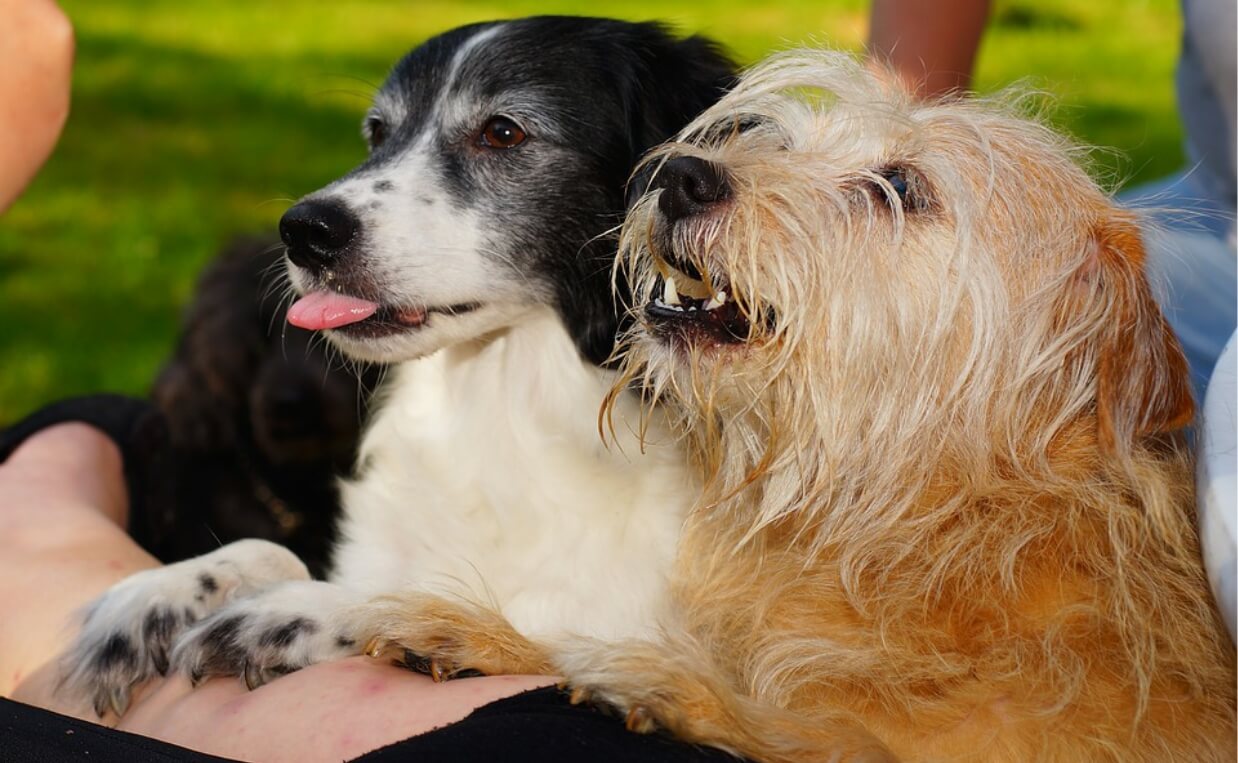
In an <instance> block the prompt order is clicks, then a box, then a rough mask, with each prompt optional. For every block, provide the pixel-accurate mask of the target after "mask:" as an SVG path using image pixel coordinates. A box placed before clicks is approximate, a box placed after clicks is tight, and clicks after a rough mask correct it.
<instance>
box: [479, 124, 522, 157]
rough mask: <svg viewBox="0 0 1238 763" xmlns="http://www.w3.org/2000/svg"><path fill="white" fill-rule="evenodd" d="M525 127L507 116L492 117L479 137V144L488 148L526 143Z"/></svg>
mask: <svg viewBox="0 0 1238 763" xmlns="http://www.w3.org/2000/svg"><path fill="white" fill-rule="evenodd" d="M526 137H527V136H526V135H525V132H524V129H523V128H521V127H520V125H518V124H516V123H515V122H513V121H512V120H510V119H508V118H507V117H491V118H490V121H489V122H487V123H486V126H485V127H484V128H482V131H481V135H479V136H478V137H477V142H478V144H480V145H482V146H485V147H486V148H504V149H506V148H515V147H516V146H519V145H520V144H521V143H524V141H525V138H526Z"/></svg>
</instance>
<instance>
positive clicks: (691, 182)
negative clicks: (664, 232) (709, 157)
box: [652, 156, 731, 222]
mask: <svg viewBox="0 0 1238 763" xmlns="http://www.w3.org/2000/svg"><path fill="white" fill-rule="evenodd" d="M652 186H653V188H661V189H662V194H661V195H660V196H659V197H658V209H659V210H661V211H662V214H663V215H665V216H666V219H667V220H668V221H670V222H675V221H676V220H681V219H683V218H685V217H692V216H693V215H699V214H701V213H702V212H704V211H706V210H708V209H709V208H710V207H712V206H714V205H715V204H717V203H718V202H720V201H723V200H725V199H726V198H728V197H729V196H730V195H731V187H730V185H729V184H728V183H727V179H726V173H725V172H724V171H723V170H722V168H721V167H719V166H718V165H716V164H713V163H712V162H707V161H705V160H704V159H697V158H696V157H693V156H679V157H676V158H674V159H671V160H670V161H668V162H667V163H666V164H664V165H662V169H661V170H660V171H659V172H658V174H657V176H655V177H654V179H653V184H652Z"/></svg>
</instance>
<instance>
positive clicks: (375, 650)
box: [365, 636, 387, 659]
mask: <svg viewBox="0 0 1238 763" xmlns="http://www.w3.org/2000/svg"><path fill="white" fill-rule="evenodd" d="M386 649H387V642H386V641H385V640H383V639H382V638H380V637H378V636H375V637H374V638H372V639H370V640H369V641H368V642H367V643H366V645H365V654H367V655H369V656H370V657H372V658H374V659H378V658H379V657H382V655H383V652H384V651H386Z"/></svg>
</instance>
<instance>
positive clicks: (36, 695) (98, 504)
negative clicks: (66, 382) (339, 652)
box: [0, 424, 554, 763]
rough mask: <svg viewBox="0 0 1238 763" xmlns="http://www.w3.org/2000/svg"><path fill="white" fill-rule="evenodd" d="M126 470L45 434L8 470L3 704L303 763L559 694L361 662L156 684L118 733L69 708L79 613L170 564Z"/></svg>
mask: <svg viewBox="0 0 1238 763" xmlns="http://www.w3.org/2000/svg"><path fill="white" fill-rule="evenodd" d="M120 466H121V462H120V455H119V453H118V451H117V450H116V447H115V445H113V444H112V442H111V441H110V440H109V439H107V438H106V437H104V436H103V435H102V434H100V433H99V432H97V431H95V430H94V429H91V428H90V427H87V426H85V425H82V424H63V425H60V426H57V427H53V428H50V429H48V430H46V431H44V432H41V433H39V434H38V435H36V436H34V437H32V438H30V440H28V441H27V442H26V443H25V444H24V445H23V446H22V447H21V448H19V449H18V450H17V452H16V453H14V454H13V456H12V457H11V458H10V459H9V461H8V462H6V463H5V464H4V465H2V466H0V609H2V610H3V611H4V612H6V616H5V617H4V618H3V619H0V695H4V696H7V697H10V698H12V699H14V700H17V701H20V702H26V703H28V704H32V705H37V706H40V707H45V708H48V709H51V710H55V711H57V712H62V713H65V714H68V715H76V716H77V717H80V718H82V719H84V720H89V721H94V722H101V723H103V724H104V725H107V726H114V727H117V728H120V729H124V730H126V731H131V732H134V733H137V734H142V735H145V736H151V737H155V738H158V739H163V740H165V741H168V742H171V743H173V744H178V745H182V746H184V747H189V748H192V749H196V750H201V751H203V752H208V753H212V754H215V755H222V756H225V757H231V758H237V759H241V760H254V761H259V760H261V761H282V760H288V761H298V763H304V762H306V761H317V760H323V761H327V760H332V761H338V760H341V759H347V758H352V757H356V756H358V755H361V754H363V753H365V752H368V751H370V750H373V749H377V748H379V747H382V746H384V745H387V744H390V743H392V742H395V741H398V740H400V739H405V738H407V737H410V736H413V735H415V734H420V733H424V732H426V731H429V730H431V729H434V728H437V727H440V726H443V725H446V724H448V723H452V722H454V721H457V720H460V719H461V718H464V717H465V716H466V715H468V714H469V713H470V712H472V710H473V709H475V708H477V707H480V706H482V705H485V704H488V703H490V702H493V701H494V700H496V699H500V698H502V697H506V696H510V695H513V694H517V693H520V692H522V691H526V690H529V689H533V688H537V687H540V686H547V685H550V684H552V683H553V682H554V679H553V678H547V677H544V676H492V677H486V678H466V679H460V680H456V681H450V682H447V683H443V684H436V683H434V682H432V681H431V680H430V679H429V678H427V677H425V676H420V675H416V674H413V673H409V672H408V671H406V670H403V669H400V668H397V667H393V666H391V665H389V664H386V663H383V662H379V661H375V660H370V659H368V658H363V657H355V658H350V659H346V660H341V661H338V662H333V663H328V664H322V665H315V666H312V667H310V668H306V669H305V670H302V671H300V672H297V673H294V674H292V675H289V676H285V677H283V678H281V679H279V680H277V681H274V682H272V683H270V684H267V685H265V686H263V687H262V688H260V689H258V690H256V691H253V692H250V691H247V690H246V689H245V687H244V685H243V684H242V683H241V682H240V681H239V680H236V679H214V680H210V681H207V682H206V683H204V684H203V685H201V686H200V687H198V688H197V689H193V688H191V687H190V684H189V681H188V680H187V679H186V678H184V677H182V676H172V677H169V678H166V679H157V680H155V681H152V682H150V683H149V684H148V685H147V686H145V687H144V688H143V689H142V690H140V691H139V692H138V693H137V695H136V697H135V699H134V701H133V704H132V706H131V708H130V710H129V712H128V713H127V714H126V715H125V717H124V718H123V719H120V720H119V722H118V719H117V718H116V717H114V716H109V717H106V718H103V719H98V718H94V717H92V716H91V715H90V714H89V711H84V710H83V709H81V708H70V707H66V706H65V705H64V704H63V703H62V702H61V701H60V700H59V699H58V698H57V697H56V695H55V693H54V670H55V666H54V659H55V657H56V655H57V654H58V653H59V651H60V650H61V649H62V648H63V647H64V646H66V645H67V644H68V642H69V640H70V639H71V638H72V636H73V635H74V626H73V625H72V622H73V614H74V612H76V611H77V610H78V609H79V608H81V607H82V606H83V605H85V604H86V603H87V602H89V601H90V600H91V599H92V598H94V597H95V596H97V595H98V594H99V593H101V592H102V591H103V590H105V589H106V588H107V587H108V586H110V585H112V584H113V583H115V582H116V581H118V580H120V579H121V578H123V577H125V576H126V575H129V574H131V573H133V572H136V571H138V570H142V569H146V568H148V567H153V566H156V565H157V564H158V562H156V561H155V560H154V559H153V558H152V557H150V556H149V555H147V554H146V553H145V552H144V551H142V550H141V549H140V548H139V547H138V546H137V545H136V544H134V543H133V541H132V540H131V539H130V538H129V536H128V535H126V534H125V532H124V530H123V529H122V528H123V525H124V521H125V507H126V504H127V501H126V495H125V487H124V483H123V480H122V478H121V473H120Z"/></svg>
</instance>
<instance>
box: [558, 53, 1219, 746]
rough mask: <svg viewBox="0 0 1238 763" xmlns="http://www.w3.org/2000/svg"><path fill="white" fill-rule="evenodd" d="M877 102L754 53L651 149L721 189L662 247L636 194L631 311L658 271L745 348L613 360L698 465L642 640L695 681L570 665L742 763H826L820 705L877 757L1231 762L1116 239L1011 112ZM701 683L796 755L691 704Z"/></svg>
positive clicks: (1147, 350)
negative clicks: (691, 667)
mask: <svg viewBox="0 0 1238 763" xmlns="http://www.w3.org/2000/svg"><path fill="white" fill-rule="evenodd" d="M892 81H893V80H892V79H890V80H887V79H883V78H882V77H879V76H877V75H874V74H872V73H870V72H868V71H866V70H865V69H863V68H862V67H861V66H860V65H858V64H857V63H856V62H854V61H853V60H852V59H850V58H849V57H847V56H844V55H842V54H836V53H828V52H820V51H818V52H798V53H793V54H788V55H783V56H779V57H776V58H774V59H772V60H770V61H769V62H767V63H765V64H763V65H761V66H759V67H757V68H756V69H755V70H754V71H752V72H751V73H749V74H748V75H747V76H746V77H745V78H744V80H743V82H742V83H741V84H740V85H739V87H738V88H737V89H736V90H735V91H734V92H733V93H732V94H731V95H730V96H729V97H727V98H725V99H724V100H723V101H721V102H720V103H719V104H717V105H716V106H715V107H714V108H712V109H710V110H709V111H708V112H707V113H705V114H704V115H703V116H701V117H700V118H699V119H698V120H697V121H696V122H695V123H693V124H692V125H691V126H689V127H688V128H687V130H686V131H685V132H684V133H683V134H682V135H681V136H680V138H679V140H678V141H677V142H675V143H672V144H669V145H667V146H665V147H664V148H663V149H661V150H660V151H659V152H658V154H657V155H656V156H655V157H654V158H653V159H652V161H655V162H658V161H662V160H664V159H666V158H670V157H675V156H684V155H689V156H696V157H700V158H703V159H706V160H708V161H711V162H714V163H715V164H716V165H718V166H719V167H721V168H722V169H723V170H724V172H725V173H726V176H727V178H728V181H729V185H730V187H731V189H732V191H731V197H730V198H729V199H728V200H727V201H725V202H723V203H722V204H721V205H719V208H718V209H715V210H710V211H708V212H706V213H704V214H703V215H700V216H698V217H694V218H691V219H689V220H686V221H681V222H680V223H679V224H677V225H675V227H674V229H673V230H672V231H670V232H669V234H668V232H667V231H660V230H659V226H665V225H666V221H665V220H664V219H663V218H661V216H660V215H659V214H658V212H657V207H656V203H655V201H656V193H655V194H650V195H649V196H648V197H647V198H646V199H645V200H644V201H643V202H642V203H640V204H639V205H638V206H637V208H636V209H635V210H634V211H633V212H632V214H630V215H629V218H628V221H627V223H626V225H625V230H624V240H623V248H624V252H625V254H626V257H627V258H628V262H629V264H630V266H631V275H632V277H633V279H634V283H635V284H636V288H635V291H636V293H637V294H638V295H642V294H644V295H648V294H650V293H651V290H652V289H653V287H654V282H655V277H656V274H657V272H658V270H659V262H658V258H659V257H668V258H669V259H672V260H673V259H675V258H678V259H681V260H687V261H690V262H692V263H693V264H694V265H696V267H697V268H698V269H699V270H700V271H701V272H702V273H703V274H704V275H705V278H706V280H713V281H715V282H722V281H725V282H727V283H729V285H730V293H731V294H732V295H733V298H735V299H738V300H740V304H741V306H742V308H743V310H744V311H745V312H746V313H747V314H748V315H749V316H751V317H752V318H753V321H752V326H753V329H752V332H751V335H750V337H749V341H748V342H747V343H746V344H743V345H721V346H703V345H702V344H701V343H695V344H690V345H685V344H684V343H683V342H677V341H667V340H666V339H664V338H659V337H658V336H657V335H656V334H654V333H651V332H650V331H648V330H646V329H644V328H641V327H638V329H637V330H636V331H635V333H634V335H633V336H632V337H631V340H630V342H629V345H628V347H629V349H628V355H627V358H626V363H627V367H628V369H629V371H630V374H631V376H632V377H634V378H636V379H638V380H639V381H640V382H642V383H643V384H644V385H646V386H647V387H648V388H649V389H650V390H651V399H652V400H654V401H656V402H658V403H660V404H665V405H666V406H667V407H668V408H669V409H671V410H673V411H678V412H679V414H680V415H681V418H682V422H681V423H682V425H683V428H684V430H685V431H686V432H687V433H688V436H689V437H690V438H691V442H692V444H693V446H694V449H695V452H696V453H697V455H698V457H699V458H700V461H701V464H702V467H703V468H704V469H705V470H706V474H707V477H708V488H707V495H706V496H705V499H704V501H703V502H702V506H701V508H700V509H699V510H698V511H696V512H695V513H694V514H693V515H692V517H691V518H690V520H689V522H688V525H687V527H686V528H685V537H684V540H683V543H682V546H681V552H680V555H679V556H680V558H679V567H678V571H677V574H678V579H677V580H676V596H677V600H678V604H679V610H678V617H677V618H676V621H675V622H673V623H668V627H667V631H668V635H667V643H666V644H664V645H660V647H659V649H663V650H665V651H667V652H670V653H673V654H674V655H675V657H674V658H670V659H671V660H672V661H677V662H682V661H683V660H693V661H696V662H697V663H699V664H698V666H697V667H698V673H699V678H698V680H696V681H693V680H691V679H687V680H683V679H679V680H683V683H684V685H682V686H681V685H678V684H677V683H676V681H670V682H665V681H662V680H660V679H659V676H660V675H661V674H662V673H663V669H662V668H661V667H660V666H659V660H662V661H665V660H666V659H667V658H658V657H656V656H654V655H649V656H647V657H646V658H644V659H641V660H640V661H639V664H638V665H635V666H633V665H628V666H626V667H625V668H624V670H622V671H619V670H614V671H606V670H604V669H603V670H601V671H594V670H593V669H592V668H591V667H590V666H589V665H588V664H584V663H582V664H579V665H574V666H573V667H574V668H577V669H581V670H584V671H586V672H590V671H593V672H596V673H598V674H597V675H590V676H589V680H588V683H590V684H592V685H595V686H597V687H598V690H599V692H600V693H601V694H603V695H604V696H606V697H607V698H608V699H610V700H611V701H613V702H616V703H617V704H619V705H620V706H624V707H628V708H631V707H633V706H636V705H641V706H647V705H652V710H650V708H649V707H645V708H644V709H643V710H642V712H644V713H651V714H652V715H653V716H654V718H655V720H657V721H659V722H662V723H663V724H664V725H667V726H668V727H670V728H671V730H672V731H675V732H676V733H679V734H681V735H683V736H685V737H687V738H690V739H692V740H694V741H701V742H707V743H712V744H721V745H722V746H726V747H730V748H732V749H735V750H737V751H739V752H742V753H745V754H747V755H750V756H753V757H755V758H758V759H764V760H822V759H825V758H826V757H828V755H829V754H830V753H831V752H833V751H834V750H835V747H834V746H833V744H832V743H831V740H830V738H829V736H830V734H828V733H826V734H820V733H816V729H818V728H819V726H817V725H816V724H815V723H814V720H815V719H817V718H823V719H826V720H828V721H829V722H830V723H831V724H834V723H837V722H838V721H839V719H840V717H845V718H849V720H850V722H851V723H853V724H854V725H855V726H856V727H858V728H862V729H864V730H866V731H867V732H868V733H869V734H871V735H872V737H873V738H875V739H876V740H878V741H879V742H880V743H881V744H882V745H884V746H885V747H886V748H888V750H889V752H890V753H892V754H893V755H894V756H896V757H897V758H899V759H903V760H925V761H930V760H951V761H954V760H976V761H1033V760H1053V761H1057V760H1061V761H1078V760H1115V761H1212V760H1233V759H1234V757H1235V671H1234V650H1233V646H1232V645H1231V643H1230V642H1229V641H1228V638H1227V636H1226V635H1225V631H1224V630H1223V627H1222V626H1221V624H1220V621H1219V619H1218V617H1217V614H1216V612H1215V609H1214V607H1213V604H1212V600H1211V596H1210V594H1209V591H1208V588H1207V585H1206V582H1205V579H1204V577H1203V574H1202V570H1201V566H1200V561H1199V552H1198V544H1197V538H1196V534H1195V530H1194V525H1193V490H1192V481H1191V470H1190V463H1189V457H1188V452H1187V449H1186V448H1185V446H1183V445H1182V444H1181V442H1180V440H1177V439H1174V438H1173V436H1172V435H1171V433H1172V432H1173V431H1174V430H1177V429H1180V428H1181V427H1182V426H1184V425H1185V424H1187V423H1189V421H1190V418H1191V413H1192V404H1191V400H1190V393H1189V388H1188V385H1187V377H1186V367H1185V362H1184V360H1183V358H1182V354H1181V351H1180V349H1179V347H1178V346H1177V343H1176V341H1175V339H1174V338H1173V336H1172V335H1171V333H1170V331H1169V329H1168V327H1167V325H1166V324H1165V322H1164V320H1163V318H1162V317H1161V315H1160V313H1159V312H1158V310H1157V307H1156V305H1155V303H1154V301H1153V300H1152V297H1151V294H1150V291H1149V288H1148V284H1147V282H1146V280H1145V277H1144V274H1143V257H1144V255H1143V250H1142V247H1141V245H1140V241H1139V232H1138V228H1137V226H1136V221H1135V219H1134V218H1133V217H1132V216H1131V215H1130V214H1129V213H1126V212H1123V211H1121V210H1119V209H1117V208H1115V207H1114V206H1113V204H1112V202H1111V201H1110V199H1108V198H1107V197H1106V195H1105V194H1104V193H1103V192H1102V191H1100V190H1099V189H1098V188H1097V186H1096V185H1095V184H1094V183H1093V182H1092V181H1091V180H1090V179H1089V178H1088V176H1087V175H1086V173H1085V172H1084V171H1082V170H1081V169H1080V168H1079V167H1078V165H1077V163H1076V161H1075V157H1074V156H1073V154H1075V153H1077V152H1075V151H1074V150H1072V148H1071V147H1070V146H1069V145H1068V143H1067V142H1066V141H1065V140H1064V139H1062V138H1061V137H1060V136H1058V135H1056V134H1054V133H1053V132H1052V131H1050V130H1048V129H1047V128H1045V127H1043V126H1041V125H1039V124H1036V123H1035V122H1033V121H1030V120H1028V119H1024V118H1020V117H1019V116H1018V115H1017V114H1016V113H1015V109H1014V108H1013V107H1012V106H1010V105H1009V104H1003V103H1000V102H978V101H963V100H951V101H944V102H939V103H931V104H922V103H917V102H915V101H913V100H912V99H911V98H910V97H909V96H908V95H906V94H905V93H903V92H901V91H899V90H898V89H896V88H895V87H894V86H893V85H891V84H889V83H890V82H892ZM893 166H897V167H901V168H904V169H905V174H906V177H907V180H908V185H909V186H910V187H911V189H912V197H913V198H915V199H917V200H918V201H917V205H912V206H913V208H909V209H907V210H903V209H902V208H901V207H900V206H899V204H898V203H897V196H896V195H895V191H894V189H893V188H892V187H891V186H890V185H889V184H888V183H887V182H885V181H884V180H882V178H881V176H880V174H879V173H880V172H881V170H883V169H884V168H889V167H893ZM915 206H918V208H914V207H915ZM659 242H662V243H661V245H663V246H665V245H666V243H667V242H669V250H670V251H659V249H658V246H659V245H660V244H659ZM770 311H772V315H773V316H774V317H773V320H772V322H770V321H766V320H764V318H765V316H767V315H770V314H771V312H770ZM642 648H643V647H642ZM654 651H655V652H656V651H657V649H655V650H654ZM592 664H594V665H596V664H598V663H597V661H596V659H595V660H594V662H593V663H592ZM569 675H572V671H569ZM719 685H721V686H725V691H723V690H719V689H712V688H711V689H709V690H707V691H705V693H706V694H708V693H710V692H711V691H713V692H717V693H719V694H724V693H725V692H732V693H734V694H735V695H739V696H741V697H745V698H749V699H751V700H755V701H756V702H757V703H759V704H760V705H761V706H763V707H773V708H783V709H786V710H789V711H791V713H792V714H793V715H794V716H795V717H797V718H799V719H801V720H802V721H804V723H802V724H801V725H800V728H798V729H796V728H795V727H794V724H792V728H791V731H790V732H789V733H790V734H791V735H792V737H795V736H796V735H799V737H800V738H798V739H795V738H792V739H786V738H779V734H781V733H783V731H782V730H777V728H775V729H770V728H765V729H763V728H744V727H743V724H744V723H745V720H746V718H745V716H744V713H743V712H742V710H741V711H740V712H738V713H737V712H735V711H733V709H732V708H731V707H729V706H728V703H732V702H733V700H732V699H731V698H726V697H722V696H719V701H718V702H717V703H716V707H705V706H703V705H702V703H701V701H700V700H699V699H698V698H697V695H699V694H701V693H702V687H716V686H719ZM680 697H684V698H690V699H688V700H686V702H687V704H685V703H683V702H680V704H679V706H676V702H677V701H678V700H677V698H680ZM705 704H708V703H705ZM752 720H753V721H755V722H758V723H764V722H768V719H765V718H762V717H761V716H760V715H754V716H753V718H752ZM849 743H850V742H849Z"/></svg>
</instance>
